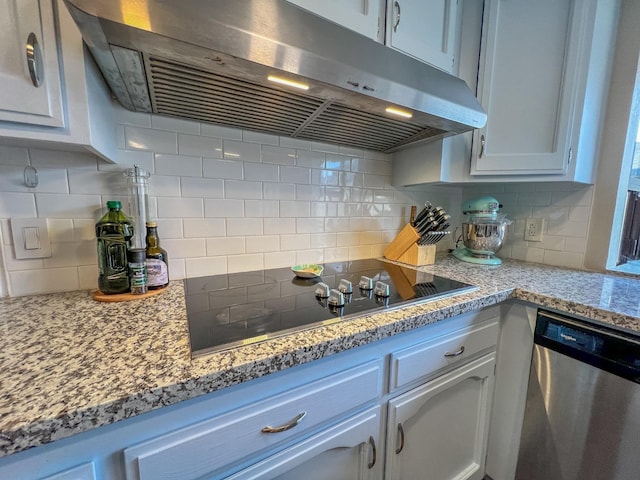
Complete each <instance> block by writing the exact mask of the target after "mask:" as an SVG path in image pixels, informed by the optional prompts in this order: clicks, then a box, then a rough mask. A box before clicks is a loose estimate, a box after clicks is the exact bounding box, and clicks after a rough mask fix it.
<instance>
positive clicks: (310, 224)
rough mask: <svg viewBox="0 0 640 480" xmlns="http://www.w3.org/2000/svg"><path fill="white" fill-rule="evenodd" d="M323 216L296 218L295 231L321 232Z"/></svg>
mask: <svg viewBox="0 0 640 480" xmlns="http://www.w3.org/2000/svg"><path fill="white" fill-rule="evenodd" d="M323 231H324V218H296V233H322V232H323Z"/></svg>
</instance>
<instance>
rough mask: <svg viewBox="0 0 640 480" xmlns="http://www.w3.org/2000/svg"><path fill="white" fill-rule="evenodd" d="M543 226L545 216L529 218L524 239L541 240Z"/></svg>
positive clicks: (525, 225)
mask: <svg viewBox="0 0 640 480" xmlns="http://www.w3.org/2000/svg"><path fill="white" fill-rule="evenodd" d="M543 228H544V218H539V217H538V218H527V221H526V223H525V224H524V239H525V240H528V241H530V242H541V241H542V229H543Z"/></svg>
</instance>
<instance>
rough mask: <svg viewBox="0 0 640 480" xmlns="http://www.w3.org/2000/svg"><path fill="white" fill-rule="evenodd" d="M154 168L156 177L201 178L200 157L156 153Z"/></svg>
mask: <svg viewBox="0 0 640 480" xmlns="http://www.w3.org/2000/svg"><path fill="white" fill-rule="evenodd" d="M155 166H156V168H155V170H156V173H157V174H158V175H175V176H181V177H202V158H200V157H192V156H188V155H172V154H166V153H156V155H155Z"/></svg>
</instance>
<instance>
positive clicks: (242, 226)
mask: <svg viewBox="0 0 640 480" xmlns="http://www.w3.org/2000/svg"><path fill="white" fill-rule="evenodd" d="M262 233H263V231H262V219H261V218H227V235H230V236H242V235H262Z"/></svg>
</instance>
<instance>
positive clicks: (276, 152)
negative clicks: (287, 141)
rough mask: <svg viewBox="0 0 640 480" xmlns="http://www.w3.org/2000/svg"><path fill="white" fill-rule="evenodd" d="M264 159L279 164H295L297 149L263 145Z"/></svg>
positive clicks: (266, 161)
mask: <svg viewBox="0 0 640 480" xmlns="http://www.w3.org/2000/svg"><path fill="white" fill-rule="evenodd" d="M262 161H263V162H264V163H275V164H279V165H295V163H296V150H295V149H293V148H285V147H277V146H273V145H262Z"/></svg>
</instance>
